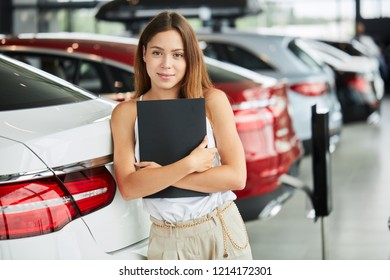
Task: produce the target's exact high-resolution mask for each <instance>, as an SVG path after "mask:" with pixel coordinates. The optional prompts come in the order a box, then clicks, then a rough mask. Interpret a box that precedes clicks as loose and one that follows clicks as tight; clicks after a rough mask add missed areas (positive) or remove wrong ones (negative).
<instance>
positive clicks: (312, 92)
mask: <svg viewBox="0 0 390 280" xmlns="http://www.w3.org/2000/svg"><path fill="white" fill-rule="evenodd" d="M290 88H291V89H292V90H293V91H295V92H298V93H299V94H302V95H305V96H319V95H322V94H324V93H326V92H327V91H328V85H327V84H326V83H325V82H310V83H309V82H308V83H299V84H294V85H291V86H290Z"/></svg>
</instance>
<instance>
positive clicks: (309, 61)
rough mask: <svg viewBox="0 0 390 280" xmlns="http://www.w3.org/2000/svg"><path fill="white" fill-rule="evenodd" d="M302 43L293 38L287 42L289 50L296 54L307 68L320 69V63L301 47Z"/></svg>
mask: <svg viewBox="0 0 390 280" xmlns="http://www.w3.org/2000/svg"><path fill="white" fill-rule="evenodd" d="M303 46H304V43H303V42H302V41H299V40H293V41H291V42H290V43H289V44H288V48H289V49H290V51H291V52H292V53H293V54H294V55H295V56H297V57H298V58H299V59H300V60H301V61H302V62H303V63H304V64H305V65H306V66H307V67H309V69H311V70H312V71H315V72H319V71H321V69H322V68H321V67H322V66H321V63H320V62H318V61H317V60H315V59H314V58H313V57H312V56H311V55H310V54H309V53H308V52H307V51H306V50H304V48H303Z"/></svg>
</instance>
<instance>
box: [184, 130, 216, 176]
mask: <svg viewBox="0 0 390 280" xmlns="http://www.w3.org/2000/svg"><path fill="white" fill-rule="evenodd" d="M207 142H208V141H207V136H206V137H205V138H204V139H203V141H202V143H200V144H199V146H198V147H196V148H195V149H194V150H193V151H192V152H191V153H190V154H189V155H188V158H189V159H190V164H191V167H192V170H193V172H203V171H206V170H208V169H210V168H211V167H213V163H214V159H215V156H216V153H217V152H218V150H217V148H207Z"/></svg>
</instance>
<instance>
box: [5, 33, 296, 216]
mask: <svg viewBox="0 0 390 280" xmlns="http://www.w3.org/2000/svg"><path fill="white" fill-rule="evenodd" d="M136 46H137V40H136V39H131V38H123V37H114V36H99V35H97V34H89V35H87V34H81V35H80V34H74V33H73V34H57V35H53V34H36V35H30V36H27V35H23V36H22V35H21V36H19V37H9V38H5V39H3V40H2V41H1V44H0V52H2V53H4V54H7V55H9V56H12V57H14V58H17V59H20V60H23V61H26V62H27V63H30V64H31V65H33V66H35V67H39V68H42V69H44V70H46V71H48V72H51V73H53V74H55V75H57V76H59V77H62V78H64V79H66V80H68V81H70V82H72V83H74V84H76V85H78V86H80V87H83V88H85V89H88V90H89V91H91V92H93V93H95V94H98V95H103V96H108V97H110V98H113V99H115V100H118V101H122V100H124V99H126V98H127V97H129V96H130V95H131V92H132V91H133V90H134V85H133V76H134V71H133V63H134V54H135V50H136ZM205 59H206V64H207V69H208V72H209V74H210V77H211V79H212V81H213V83H214V85H215V86H216V87H217V88H219V89H221V90H223V91H225V92H226V93H227V95H228V98H229V100H230V102H231V104H232V108H233V110H234V115H235V120H236V126H237V130H238V132H239V135H240V137H241V140H242V142H243V145H244V149H245V155H246V163H247V172H248V174H247V175H248V176H247V185H246V188H245V189H244V190H242V191H237V192H236V194H237V196H238V201H237V204H238V205H239V207H240V208H241V210H242V213H243V218H244V219H246V220H249V219H255V218H257V217H258V216H259V215H260V216H261V217H263V216H268V215H271V213H273V211H272V207H271V208H270V207H266V206H267V205H270V202H271V205H275V207H279V206H280V204H281V203H282V202H284V201H285V199H286V198H288V197H289V196H290V195H291V193H292V189H291V188H289V187H286V186H285V185H283V184H281V182H280V177H281V175H283V174H286V173H288V172H290V171H291V170H293V169H295V167H296V165H298V163H299V160H300V158H301V156H302V153H303V149H302V144H301V141H300V139H299V138H298V137H297V136H296V134H295V131H294V127H293V125H292V122H291V118H290V114H289V103H288V99H287V94H286V85H285V84H284V83H280V82H279V81H278V80H276V79H274V78H270V77H266V76H263V75H260V74H257V73H254V72H252V71H249V70H247V69H245V68H241V67H238V66H235V65H231V64H226V63H223V62H220V61H217V60H214V59H210V58H205ZM293 167H294V168H293ZM266 195H267V196H266ZM264 211H266V212H264Z"/></svg>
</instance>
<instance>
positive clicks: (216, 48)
mask: <svg viewBox="0 0 390 280" xmlns="http://www.w3.org/2000/svg"><path fill="white" fill-rule="evenodd" d="M203 52H204V54H205V55H207V56H209V57H212V58H215V59H218V60H221V61H225V62H229V63H232V64H236V65H239V66H241V67H244V68H247V69H250V70H253V71H259V70H273V69H274V68H273V67H272V66H271V65H270V64H268V63H267V62H265V61H264V60H262V58H260V57H258V56H256V55H254V54H252V53H251V52H249V51H247V50H245V49H243V48H240V47H238V46H234V45H227V44H221V43H207V46H206V47H205V48H204V50H203Z"/></svg>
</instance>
